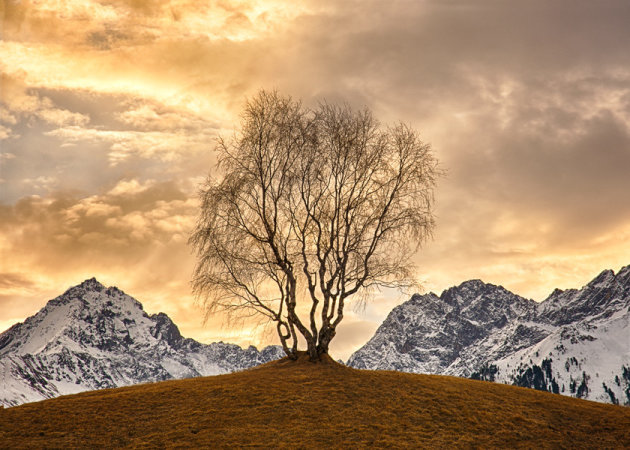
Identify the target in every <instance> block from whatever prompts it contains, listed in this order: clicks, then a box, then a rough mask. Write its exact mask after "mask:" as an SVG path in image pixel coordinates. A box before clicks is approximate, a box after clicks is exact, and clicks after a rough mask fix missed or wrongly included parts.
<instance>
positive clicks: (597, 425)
mask: <svg viewBox="0 0 630 450" xmlns="http://www.w3.org/2000/svg"><path fill="white" fill-rule="evenodd" d="M259 446H269V447H291V448H305V447H314V448H326V447H342V448H357V447H374V446H376V447H415V448H418V447H431V448H435V447H480V448H487V447H502V448H506V447H528V448H540V447H552V448H602V447H603V448H624V447H625V448H628V447H630V408H624V407H620V406H613V405H605V404H600V403H594V402H588V401H583V400H576V399H572V398H567V397H563V396H560V395H554V394H548V393H544V392H537V391H534V390H531V389H524V388H518V387H513V386H504V385H500V384H494V383H488V382H482V381H473V380H466V379H461V378H453V377H445V376H433V375H413V374H405V373H397V372H382V371H359V370H355V369H351V368H348V367H344V366H341V365H339V364H337V363H335V362H333V361H332V360H327V361H325V362H323V363H318V364H313V363H310V362H308V361H306V360H304V358H301V359H300V360H299V361H298V362H289V361H285V360H281V361H278V362H274V363H269V364H266V365H264V366H261V367H259V368H256V369H252V370H249V371H245V372H240V373H235V374H230V375H221V376H216V377H207V378H194V379H188V380H178V381H166V382H162V383H155V384H146V385H139V386H131V387H126V388H119V389H109V390H103V391H95V392H86V393H82V394H78V395H72V396H66V397H59V398H56V399H52V400H46V401H43V402H39V403H31V404H25V405H22V406H19V407H15V408H9V409H5V410H0V447H2V448H22V447H34V448H42V447H48V448H50V447H53V448H61V447H63V448H67V447H82V448H98V447H116V448H119V447H148V448H154V447H205V448H217V447H219V448H221V447H259Z"/></svg>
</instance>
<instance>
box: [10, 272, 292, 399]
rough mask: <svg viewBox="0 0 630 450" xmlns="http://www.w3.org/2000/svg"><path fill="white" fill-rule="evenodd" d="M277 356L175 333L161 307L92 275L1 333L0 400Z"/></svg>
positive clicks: (198, 372) (182, 374) (197, 372)
mask: <svg viewBox="0 0 630 450" xmlns="http://www.w3.org/2000/svg"><path fill="white" fill-rule="evenodd" d="M282 356H284V354H283V352H282V349H281V347H279V346H270V347H266V348H265V349H263V350H261V351H258V350H257V349H256V348H255V347H253V346H250V347H249V348H247V349H242V348H241V347H239V346H237V345H234V344H225V343H222V342H217V343H212V344H209V345H206V344H201V343H199V342H197V341H195V340H193V339H187V338H184V337H182V335H181V334H180V332H179V329H178V328H177V326H176V325H175V324H174V323H173V321H172V320H171V319H170V318H169V317H168V316H167V315H166V314H164V313H159V314H154V315H148V314H147V313H146V312H145V311H144V309H143V307H142V305H141V304H140V302H138V301H137V300H135V299H134V298H132V297H130V296H128V295H127V294H125V293H124V292H122V291H120V290H119V289H117V288H116V287H109V288H106V287H105V286H103V285H102V284H101V283H99V282H98V281H96V279H94V278H92V279H90V280H86V281H84V282H83V283H81V284H80V285H78V286H74V287H72V288H70V289H68V290H67V291H66V292H65V293H64V294H63V295H61V296H59V297H57V298H55V299H53V300H50V301H49V302H48V303H47V304H46V306H45V307H44V308H42V309H41V310H40V311H39V312H38V313H37V314H35V315H34V316H31V317H29V318H28V319H26V320H25V321H24V322H23V323H18V324H16V325H14V326H12V327H11V328H9V329H8V330H6V331H5V332H3V333H2V334H0V404H1V405H4V406H14V405H18V404H21V403H25V402H32V401H37V400H42V399H45V398H51V397H56V396H59V395H65V394H72V393H77V392H81V391H86V390H93V389H103V388H112V387H118V386H126V385H130V384H137V383H146V382H153V381H161V380H167V379H172V378H188V377H195V376H206V375H215V374H222V373H227V372H233V371H236V370H243V369H246V368H249V367H253V366H255V365H258V364H262V363H265V362H268V361H271V360H274V359H278V358H281V357H282Z"/></svg>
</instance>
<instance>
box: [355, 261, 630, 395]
mask: <svg viewBox="0 0 630 450" xmlns="http://www.w3.org/2000/svg"><path fill="white" fill-rule="evenodd" d="M348 365H350V366H352V367H356V368H362V369H385V370H401V371H406V372H415V373H433V374H446V375H456V376H463V377H472V378H480V379H485V380H491V381H498V382H502V383H507V384H516V385H519V386H526V387H533V388H536V389H541V390H547V391H550V392H556V393H561V394H564V395H571V396H574V397H580V398H586V399H590V400H595V401H601V402H610V403H619V404H626V405H630V266H627V267H624V268H623V269H621V270H620V271H619V273H617V274H616V275H615V273H614V272H613V271H611V270H606V271H604V272H602V273H601V274H600V275H599V276H597V277H596V278H595V279H594V280H593V281H591V282H590V283H589V284H587V285H586V286H584V287H583V288H582V289H580V290H576V289H570V290H566V291H561V290H558V289H557V290H555V291H554V292H553V293H552V294H551V295H550V296H549V297H548V298H547V299H546V300H545V301H543V302H541V303H536V302H534V301H533V300H527V299H524V298H522V297H519V296H518V295H516V294H513V293H511V292H509V291H508V290H506V289H504V288H503V287H501V286H495V285H492V284H486V283H483V282H482V281H479V280H472V281H466V282H464V283H462V284H461V285H459V286H457V287H453V288H450V289H448V290H446V291H444V292H443V293H442V294H441V295H440V296H439V297H438V296H437V295H435V294H433V293H430V294H427V295H414V296H413V297H412V298H411V300H409V301H407V302H405V303H403V304H401V305H399V306H397V307H396V308H394V309H393V310H392V312H391V313H390V314H389V316H388V317H387V318H386V319H385V321H384V322H383V324H382V325H381V326H380V327H379V328H378V330H377V331H376V333H375V335H374V336H373V337H372V339H370V341H369V342H368V343H367V344H366V345H364V346H363V347H362V348H360V349H359V350H358V351H357V352H355V353H354V354H353V355H352V356H351V357H350V359H349V360H348Z"/></svg>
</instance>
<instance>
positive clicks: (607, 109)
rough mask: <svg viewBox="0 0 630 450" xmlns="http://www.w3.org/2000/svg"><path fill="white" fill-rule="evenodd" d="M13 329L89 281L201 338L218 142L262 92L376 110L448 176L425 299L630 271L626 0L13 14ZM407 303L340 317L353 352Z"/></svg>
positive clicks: (3, 236) (15, 8) (4, 74)
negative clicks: (203, 244) (205, 223)
mask: <svg viewBox="0 0 630 450" xmlns="http://www.w3.org/2000/svg"><path fill="white" fill-rule="evenodd" d="M0 8H1V9H0V20H1V22H0V33H1V38H2V39H1V41H0V76H1V79H0V152H1V153H0V258H1V259H0V331H2V330H4V329H6V328H8V327H9V326H11V325H12V324H14V323H16V322H18V321H22V320H24V319H25V318H26V317H28V316H30V315H32V314H34V313H36V312H37V311H38V310H39V309H40V308H42V307H43V306H44V305H45V303H46V301H47V300H49V299H51V298H54V297H56V296H57V295H60V294H61V293H62V292H64V291H65V290H66V289H67V288H68V287H70V286H73V285H76V284H78V283H80V282H82V281H83V280H85V279H87V278H91V277H93V276H94V277H96V278H97V279H98V280H99V281H101V282H102V283H103V284H106V285H108V286H109V285H115V286H118V287H119V288H121V289H123V290H124V291H125V292H127V293H128V294H130V295H132V296H133V297H135V298H137V299H138V300H139V301H140V302H142V303H143V305H144V307H145V310H146V311H147V312H149V313H157V312H159V311H163V312H165V313H167V314H168V315H169V316H170V317H171V318H172V319H173V320H174V321H175V323H176V324H178V325H179V327H180V330H181V332H182V334H183V335H184V336H186V337H192V338H195V339H197V340H199V341H201V342H206V343H209V342H214V341H220V340H222V341H224V342H234V343H237V344H240V345H249V344H254V345H257V346H259V347H260V346H262V345H266V344H269V343H277V341H276V338H275V336H274V335H273V333H270V332H269V330H265V329H264V328H261V327H251V326H248V325H247V324H244V325H240V326H232V327H229V326H227V324H226V322H225V320H224V318H223V317H220V316H212V317H210V318H209V319H208V321H207V322H204V320H203V316H204V314H203V311H202V309H201V307H200V305H198V304H197V303H196V302H195V298H194V297H193V296H192V294H191V287H190V279H191V274H192V270H193V267H194V264H195V257H194V255H193V254H192V252H191V249H190V247H189V246H188V245H187V239H188V235H189V233H190V230H191V229H192V227H193V226H194V223H195V220H196V216H197V214H198V212H199V210H198V200H197V193H198V189H199V186H200V183H201V182H203V180H204V179H205V178H206V177H207V176H208V175H209V174H212V173H215V171H216V169H215V166H214V163H215V154H214V145H215V142H216V137H217V136H219V135H221V136H229V135H230V134H231V133H232V132H233V130H234V129H235V128H237V127H238V123H239V120H240V116H239V114H240V111H241V109H242V107H243V104H244V102H245V101H246V99H247V98H249V97H251V96H253V95H255V94H256V92H258V91H259V90H260V89H268V90H270V89H277V90H278V91H279V92H280V93H281V94H284V95H291V96H293V97H294V98H298V99H302V101H303V102H304V103H305V104H306V105H311V104H312V105H315V104H317V102H318V101H321V100H323V99H327V100H328V101H332V102H347V103H348V104H350V105H351V106H353V107H355V108H363V107H367V108H370V109H371V110H372V111H373V113H374V115H375V116H376V117H377V118H378V119H379V120H380V121H381V122H382V123H383V124H394V123H396V122H398V121H402V122H405V123H407V124H409V125H410V126H412V127H413V128H415V129H417V130H418V131H419V132H420V134H421V137H422V139H423V140H424V141H425V142H427V143H430V144H431V145H432V147H433V150H434V152H435V155H436V157H437V158H438V159H439V161H440V166H441V168H442V169H444V171H445V175H444V176H443V177H442V178H441V179H440V181H439V184H438V187H437V190H436V209H435V214H436V222H437V226H436V229H435V232H434V236H433V239H432V240H430V241H429V242H427V243H426V244H424V246H423V248H421V249H420V250H419V252H418V254H417V255H415V257H414V261H415V263H416V265H417V278H418V281H419V282H420V283H421V286H422V292H429V291H433V292H436V293H438V294H439V293H440V292H441V291H442V290H444V289H446V288H448V287H451V286H454V285H458V284H460V283H461V282H463V281H465V280H468V279H475V278H478V279H482V280H484V281H485V282H489V283H493V284H497V285H502V286H504V287H505V288H507V289H509V290H511V291H513V292H515V293H517V294H519V295H522V296H524V297H527V298H532V299H534V300H537V301H542V300H544V299H545V298H546V296H547V295H549V294H550V293H551V291H552V290H553V289H554V288H556V287H558V288H562V289H566V288H579V287H581V286H583V285H584V284H586V283H587V282H588V281H590V280H591V279H592V278H594V277H595V276H596V275H597V274H598V273H599V272H601V271H602V270H604V269H613V270H615V271H617V270H619V269H620V268H621V267H623V266H625V265H628V264H630V51H628V49H630V27H629V26H628V23H630V3H629V2H627V1H626V0H619V1H609V0H601V1H597V2H593V1H582V0H552V1H549V0H530V1H526V2H522V1H519V2H516V1H507V0H474V1H473V0H461V1H459V0H425V1H402V0H393V1H387V2H384V1H374V0H361V1H358V0H344V1H331V0H323V1H322V0H319V1H303V2H296V1H291V0H269V1H256V2H253V1H252V2H249V1H228V0H214V1H192V0H172V1H166V0H145V1H142V0H57V1H55V0H48V1H47V0H39V1H37V0H31V1H27V0H22V1H19V0H0ZM405 295H406V294H395V293H391V292H381V293H375V294H374V295H373V298H372V299H371V300H370V301H369V302H368V303H367V305H365V307H363V308H352V307H350V308H349V309H348V313H347V314H346V318H345V319H344V322H343V323H342V325H341V326H340V328H339V332H338V334H337V337H336V338H335V341H333V343H332V345H331V353H332V354H333V356H335V357H338V358H347V357H348V356H349V355H350V354H351V352H352V351H354V350H356V349H357V348H358V347H359V346H361V345H362V344H363V343H365V342H366V341H367V340H368V339H369V338H370V337H371V336H372V334H373V333H374V331H375V330H376V328H377V327H378V325H380V323H381V322H382V320H383V319H384V318H385V317H386V315H387V313H388V312H389V311H390V310H391V309H392V308H393V307H394V306H395V305H397V304H400V303H401V302H403V301H404V300H406V299H407V298H408V296H405Z"/></svg>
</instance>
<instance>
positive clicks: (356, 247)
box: [190, 91, 438, 360]
mask: <svg viewBox="0 0 630 450" xmlns="http://www.w3.org/2000/svg"><path fill="white" fill-rule="evenodd" d="M217 152H218V161H219V162H218V176H215V177H210V178H209V179H208V180H207V182H206V184H205V185H204V186H203V188H202V190H201V193H200V196H201V211H200V215H199V218H198V221H197V225H196V227H195V229H194V231H193V233H192V235H191V237H190V243H191V245H192V246H193V248H194V249H195V251H196V254H197V256H198V262H197V266H196V269H195V272H194V275H193V288H194V291H195V293H196V294H197V295H198V296H199V297H200V298H202V299H203V301H204V305H205V306H206V308H207V311H208V312H218V311H223V312H227V313H230V314H236V315H237V316H243V315H245V316H250V315H257V316H259V317H261V318H265V319H268V320H269V321H272V322H274V323H275V325H276V328H277V332H278V335H279V337H280V342H281V343H282V346H283V348H284V351H285V352H286V353H287V355H288V356H289V357H292V358H295V357H296V356H297V350H298V340H299V336H301V337H302V338H303V339H304V341H305V342H306V345H307V351H308V353H309V356H310V358H311V359H312V360H317V359H319V356H320V355H321V354H325V353H328V348H329V344H330V342H331V340H332V339H333V338H334V336H335V334H336V330H337V327H338V326H339V324H340V323H341V321H342V319H343V317H344V308H345V306H346V303H347V301H348V300H349V299H350V298H351V297H353V296H354V297H355V298H357V297H358V298H361V297H362V296H365V294H366V293H368V292H370V290H371V289H374V288H378V287H386V286H394V287H402V286H408V285H411V284H412V283H413V280H414V276H413V275H414V267H413V265H412V263H411V257H412V256H413V254H414V253H415V251H416V250H417V249H418V246H419V245H420V244H421V243H422V242H423V241H424V240H425V239H426V238H427V237H428V236H430V234H431V231H432V229H433V227H434V216H433V213H432V205H433V191H434V187H435V182H436V177H437V174H438V168H437V161H436V159H435V158H434V156H433V154H432V151H431V148H430V146H429V145H428V144H425V143H423V142H422V141H421V140H420V138H419V135H418V133H417V132H416V131H414V130H413V129H411V128H410V127H409V126H407V125H404V124H398V125H395V126H391V127H384V126H381V125H380V124H379V122H378V121H377V120H376V119H375V118H374V117H373V116H372V113H371V112H370V111H369V110H367V109H364V110H358V111H357V110H353V109H351V108H350V107H349V106H347V105H336V104H330V103H326V102H322V103H320V104H319V105H318V106H317V107H316V108H307V107H305V106H303V105H302V103H301V102H299V101H296V100H293V99H292V98H290V97H285V96H282V95H280V94H278V93H277V92H267V91H260V92H259V93H258V95H257V96H255V97H254V98H252V99H250V100H249V101H248V102H247V103H246V105H245V108H244V111H243V114H242V119H241V123H240V128H238V130H237V131H236V133H235V134H234V136H233V137H231V138H230V139H224V138H220V139H219V141H218V145H217Z"/></svg>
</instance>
